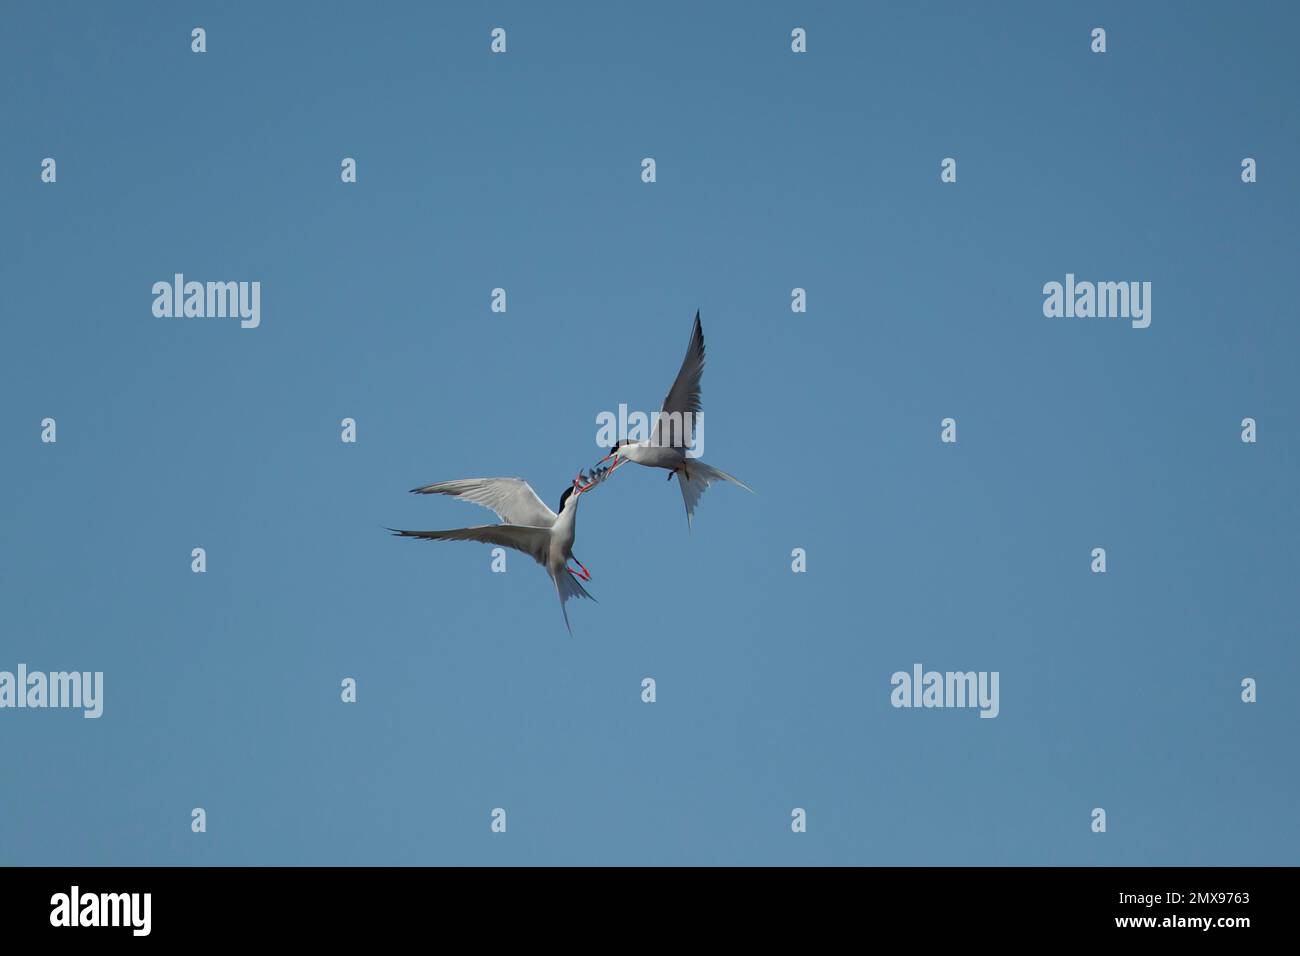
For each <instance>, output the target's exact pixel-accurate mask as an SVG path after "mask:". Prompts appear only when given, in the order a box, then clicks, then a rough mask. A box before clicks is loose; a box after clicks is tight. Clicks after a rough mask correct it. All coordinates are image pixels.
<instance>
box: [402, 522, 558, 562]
mask: <svg viewBox="0 0 1300 956" xmlns="http://www.w3.org/2000/svg"><path fill="white" fill-rule="evenodd" d="M388 530H389V531H391V532H393V534H395V535H397V536H398V537H400V538H424V539H425V540H427V541H482V542H483V543H484V544H497V545H501V546H502V547H506V548H514V549H515V550H516V551H522V552H523V553H524V554H526V555H528V556H529V557H530V558H532V559H533V560H534V561H536V562H537V563H538V564H541V565H545V564H546V555H547V552H548V551H549V550H550V546H551V532H550V529H548V528H526V527H521V526H519V525H513V524H484V525H477V526H476V527H473V528H453V529H451V530H450V531H399V530H398V529H397V528H389V529H388Z"/></svg>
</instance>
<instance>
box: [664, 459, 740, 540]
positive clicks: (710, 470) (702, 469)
mask: <svg viewBox="0 0 1300 956" xmlns="http://www.w3.org/2000/svg"><path fill="white" fill-rule="evenodd" d="M715 481H729V482H731V483H732V484H733V485H740V487H742V488H744V489H745V490H746V491H748V492H749V493H750V494H754V489H753V488H751V487H749V485H747V484H745V483H744V482H743V481H741V480H740V479H739V478H736V477H734V476H733V475H729V474H727V473H726V472H725V471H723V470H722V469H721V468H714V467H713V466H712V465H706V464H705V463H704V462H702V461H699V460H698V459H687V461H686V464H684V465H683V466H682V467H681V470H679V471H678V472H677V482H678V484H680V485H681V488H682V502H683V503H684V504H685V505H686V527H688V528H689V527H690V526H691V519H692V518H694V517H695V505H696V503H697V502H698V501H699V500H700V495H702V494H704V489H706V488H708V487H709V485H711V484H713V483H714V482H715Z"/></svg>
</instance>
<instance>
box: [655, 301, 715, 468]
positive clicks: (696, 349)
mask: <svg viewBox="0 0 1300 956" xmlns="http://www.w3.org/2000/svg"><path fill="white" fill-rule="evenodd" d="M703 375H704V329H703V327H701V325H700V313H698V312H696V313H695V325H694V326H693V327H692V328H691V341H690V342H689V343H688V344H687V346H686V357H685V358H684V359H682V367H681V368H680V369H678V371H677V378H676V380H675V381H674V382H673V387H672V388H670V389H669V390H668V394H667V395H666V396H664V404H663V408H662V409H661V410H660V412H659V417H658V418H657V419H656V420H655V430H654V437H653V439H652V440H653V443H654V445H655V446H657V447H659V448H689V447H690V446H691V433H692V432H693V431H694V424H695V421H694V419H695V416H696V415H698V414H699V413H700V410H701V406H700V378H701V377H702V376H703Z"/></svg>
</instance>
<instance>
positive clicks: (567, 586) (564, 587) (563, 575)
mask: <svg viewBox="0 0 1300 956" xmlns="http://www.w3.org/2000/svg"><path fill="white" fill-rule="evenodd" d="M555 592H556V593H557V594H558V595H559V596H560V612H561V613H562V614H563V615H564V626H565V627H566V628H568V629H569V637H573V627H572V626H571V625H570V624H569V610H568V608H566V607H565V606H564V604H565V602H566V601H568V600H569V598H586V599H587V600H588V601H595V600H596V599H595V598H594V597H592V596H591V595H590V594H588V593H587V589H586V588H584V587H583V586H582V584H581V583H579V581H578V579H577V578H576V577H574V576H573V575H572V574H570V573H569V572H568V571H561V572H560V573H559V574H558V575H557V576H556V578H555Z"/></svg>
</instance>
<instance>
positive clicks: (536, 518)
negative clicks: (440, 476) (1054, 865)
mask: <svg viewBox="0 0 1300 956" xmlns="http://www.w3.org/2000/svg"><path fill="white" fill-rule="evenodd" d="M411 493H412V494H417V495H451V496H452V497H454V498H464V499H465V500H466V501H472V502H474V503H475V504H476V505H482V506H483V507H484V508H489V509H491V510H492V511H495V512H496V515H497V517H498V518H500V519H501V521H502V522H503V523H504V524H512V525H522V526H525V527H529V528H549V527H550V526H551V525H553V524H555V512H554V511H552V510H551V509H550V508H548V507H546V505H545V504H543V503H542V499H541V498H538V497H537V492H535V491H533V489H532V488H531V487H530V486H529V484H528V482H526V481H524V480H523V479H522V478H461V479H458V480H456V481H440V482H438V483H437V484H433V485H425V486H424V487H422V488H412V489H411Z"/></svg>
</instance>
